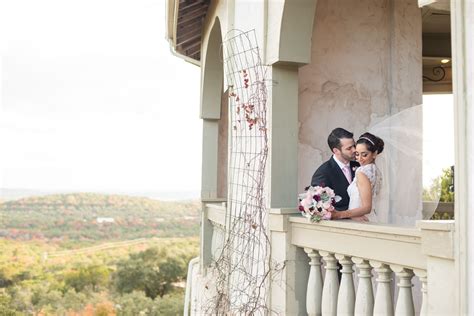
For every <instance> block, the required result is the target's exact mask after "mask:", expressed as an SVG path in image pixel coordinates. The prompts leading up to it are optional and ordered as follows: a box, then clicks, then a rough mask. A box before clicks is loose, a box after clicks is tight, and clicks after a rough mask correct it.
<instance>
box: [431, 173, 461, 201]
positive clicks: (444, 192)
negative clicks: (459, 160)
mask: <svg viewBox="0 0 474 316" xmlns="http://www.w3.org/2000/svg"><path fill="white" fill-rule="evenodd" d="M453 183H454V172H453V168H446V169H443V171H442V174H441V176H439V177H437V178H436V179H434V180H433V182H432V184H431V186H430V187H429V188H428V189H424V190H423V200H424V201H438V199H439V202H454V190H453Z"/></svg>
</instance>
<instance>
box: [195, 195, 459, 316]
mask: <svg viewBox="0 0 474 316" xmlns="http://www.w3.org/2000/svg"><path fill="white" fill-rule="evenodd" d="M204 206H205V207H204V208H203V209H204V211H203V226H202V227H203V235H202V237H203V239H202V241H201V242H202V244H201V254H202V255H201V260H200V267H201V269H199V272H197V271H195V272H194V274H193V275H194V278H198V279H199V280H194V281H193V284H194V286H193V290H192V293H191V295H190V296H191V298H192V301H191V307H192V311H193V313H196V314H199V311H202V306H201V305H200V302H202V301H203V293H202V291H201V290H200V287H201V286H204V284H210V283H211V282H209V280H210V279H212V277H213V276H212V275H211V273H208V271H207V269H206V267H208V266H209V265H210V264H212V260H215V258H216V256H218V254H219V252H220V251H221V250H222V247H223V243H224V240H225V229H224V228H225V219H226V216H225V214H226V207H225V204H220V203H214V204H212V203H208V204H205V205H204ZM296 212H297V211H296V210H294V209H271V210H270V217H269V230H270V236H271V239H270V240H271V246H272V261H274V262H275V263H276V264H281V265H282V266H284V267H285V268H284V271H283V272H282V271H279V272H278V273H275V275H274V276H273V277H272V278H271V282H270V283H271V284H270V292H269V293H270V300H269V302H270V303H269V305H270V307H269V308H270V310H271V311H272V312H274V313H276V314H281V315H290V314H291V315H293V314H300V315H305V314H308V315H354V314H355V315H418V314H420V315H433V314H439V315H450V314H453V312H454V307H453V306H454V304H453V302H452V300H451V299H449V297H447V296H446V293H454V279H455V273H454V271H455V268H454V247H453V244H454V221H419V222H418V223H417V226H416V227H413V228H406V227H395V226H382V225H377V224H370V223H356V222H353V221H325V222H320V223H317V224H316V223H309V222H308V221H307V219H306V218H303V217H301V216H300V215H299V214H297V213H296ZM338 269H340V271H341V275H340V276H338ZM339 278H340V280H339ZM205 279H206V280H207V281H203V280H205ZM211 292H212V291H208V294H207V295H209V293H211ZM211 295H212V294H211Z"/></svg>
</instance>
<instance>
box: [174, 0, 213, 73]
mask: <svg viewBox="0 0 474 316" xmlns="http://www.w3.org/2000/svg"><path fill="white" fill-rule="evenodd" d="M209 2H210V0H167V1H166V24H167V25H166V38H167V39H168V42H169V44H170V49H171V52H172V53H173V54H174V55H176V56H177V57H179V58H182V59H184V60H186V61H188V62H191V63H193V64H195V65H198V66H199V65H200V64H201V39H202V33H203V32H202V31H203V25H204V19H205V18H206V14H207V9H208V7H209Z"/></svg>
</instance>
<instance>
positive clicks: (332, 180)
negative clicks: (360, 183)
mask: <svg viewBox="0 0 474 316" xmlns="http://www.w3.org/2000/svg"><path fill="white" fill-rule="evenodd" d="M350 166H351V173H352V179H354V176H355V169H356V168H357V167H359V163H358V162H357V161H351V162H350ZM311 185H312V186H318V185H319V186H325V187H330V188H331V189H333V190H334V192H335V193H336V195H339V196H340V197H341V198H342V200H340V201H339V202H337V203H336V205H334V207H335V208H336V210H338V211H341V210H347V208H348V207H349V195H348V194H347V187H348V186H349V182H347V179H346V176H345V175H344V173H343V172H342V170H341V168H340V167H339V165H338V164H337V162H336V161H335V160H334V158H333V157H331V159H329V160H328V161H326V162H325V163H323V164H322V165H321V166H320V167H319V168H318V170H316V172H315V173H314V174H313V178H312V179H311Z"/></svg>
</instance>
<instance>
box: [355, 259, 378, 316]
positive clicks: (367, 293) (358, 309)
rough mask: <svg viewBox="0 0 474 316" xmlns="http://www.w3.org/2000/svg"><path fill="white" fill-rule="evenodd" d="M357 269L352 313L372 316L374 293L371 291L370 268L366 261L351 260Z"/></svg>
mask: <svg viewBox="0 0 474 316" xmlns="http://www.w3.org/2000/svg"><path fill="white" fill-rule="evenodd" d="M352 261H354V262H355V264H356V266H357V268H358V269H359V274H358V276H359V285H358V286H357V295H356V300H355V307H354V313H355V315H361V316H372V315H373V312H374V292H373V289H372V272H371V269H372V267H371V266H370V264H369V261H368V260H364V259H362V258H352Z"/></svg>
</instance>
